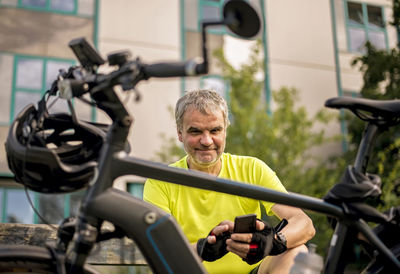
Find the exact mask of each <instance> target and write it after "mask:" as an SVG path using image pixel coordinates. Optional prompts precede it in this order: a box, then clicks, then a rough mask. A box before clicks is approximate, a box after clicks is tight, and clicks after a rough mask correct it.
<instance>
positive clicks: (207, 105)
mask: <svg viewBox="0 0 400 274" xmlns="http://www.w3.org/2000/svg"><path fill="white" fill-rule="evenodd" d="M189 106H193V107H194V108H195V109H196V110H198V111H200V112H201V113H203V114H210V112H211V113H215V112H216V111H218V110H220V111H222V115H223V117H224V124H225V128H227V127H228V126H229V118H228V105H227V103H226V101H225V99H224V98H222V96H221V95H219V94H218V93H217V92H216V91H214V90H209V89H200V90H194V91H190V92H187V93H186V94H185V95H184V96H182V97H181V98H180V99H179V100H178V102H176V106H175V121H176V126H177V128H178V130H182V127H183V115H184V114H185V112H186V110H187V109H188V108H189Z"/></svg>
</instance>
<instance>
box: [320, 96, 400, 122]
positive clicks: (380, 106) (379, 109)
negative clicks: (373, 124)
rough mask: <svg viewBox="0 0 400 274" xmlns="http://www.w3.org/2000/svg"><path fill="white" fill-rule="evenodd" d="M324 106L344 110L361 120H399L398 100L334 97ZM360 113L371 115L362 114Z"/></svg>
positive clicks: (399, 102) (399, 103)
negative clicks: (349, 111) (364, 112)
mask: <svg viewBox="0 0 400 274" xmlns="http://www.w3.org/2000/svg"><path fill="white" fill-rule="evenodd" d="M325 106H326V107H329V108H346V109H349V110H351V111H352V112H353V113H355V114H356V115H357V116H359V117H360V116H361V117H360V118H361V119H363V120H371V119H373V120H375V119H376V118H379V117H380V118H384V119H385V120H386V119H389V120H393V119H399V118H400V100H372V99H365V98H353V97H335V98H331V99H328V100H327V101H326V102H325ZM361 111H366V112H369V113H370V114H371V115H366V114H362V115H361V113H360V112H361Z"/></svg>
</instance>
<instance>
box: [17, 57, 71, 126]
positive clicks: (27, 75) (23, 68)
mask: <svg viewBox="0 0 400 274" xmlns="http://www.w3.org/2000/svg"><path fill="white" fill-rule="evenodd" d="M54 64H59V65H61V64H64V66H53V65H54ZM75 64H76V61H75V60H71V59H61V58H48V57H38V56H30V55H14V65H13V79H12V95H11V108H10V111H11V113H10V124H11V123H12V121H13V120H14V118H15V116H16V114H18V112H19V111H20V110H21V109H22V107H24V106H25V105H27V104H26V103H30V102H32V103H36V102H37V101H38V99H40V98H41V97H42V95H43V94H44V93H45V92H46V90H47V89H48V88H49V85H51V83H52V81H54V80H55V76H56V75H57V73H58V69H60V68H62V67H63V68H67V67H69V66H72V65H75ZM20 100H24V101H25V103H23V104H21V106H17V104H19V102H20Z"/></svg>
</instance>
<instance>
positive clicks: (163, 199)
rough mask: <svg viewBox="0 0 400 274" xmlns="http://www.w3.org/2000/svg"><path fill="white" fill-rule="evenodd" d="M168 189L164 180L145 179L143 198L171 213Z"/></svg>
mask: <svg viewBox="0 0 400 274" xmlns="http://www.w3.org/2000/svg"><path fill="white" fill-rule="evenodd" d="M169 196H170V195H168V189H167V187H166V184H165V183H164V182H161V181H158V180H153V179H147V180H146V182H145V184H144V189H143V200H144V201H146V202H149V203H151V204H154V205H155V206H157V207H159V208H161V209H162V210H164V211H165V212H167V213H169V214H171V208H170V202H169Z"/></svg>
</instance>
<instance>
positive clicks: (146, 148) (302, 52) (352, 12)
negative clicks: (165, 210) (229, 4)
mask: <svg viewBox="0 0 400 274" xmlns="http://www.w3.org/2000/svg"><path fill="white" fill-rule="evenodd" d="M223 2H224V1H222V0H221V1H219V0H168V1H165V0H152V1H140V0H114V1H109V0H0V90H1V92H0V104H1V106H0V141H1V143H4V142H5V140H6V137H7V133H8V128H9V126H10V124H11V123H12V121H13V119H14V118H15V116H16V115H17V113H18V112H19V111H20V110H21V109H22V108H23V107H24V106H25V105H27V104H28V103H35V102H37V101H38V100H39V98H40V97H41V95H42V94H43V93H44V92H45V91H46V90H47V89H48V88H49V86H50V85H51V83H52V81H53V80H54V77H55V76H56V75H57V73H58V70H59V69H62V68H64V69H65V68H68V67H69V66H71V65H74V64H77V61H76V60H75V58H74V56H73V54H72V51H71V50H70V49H69V48H68V42H69V41H70V40H72V39H74V38H77V37H86V38H87V39H88V40H89V41H90V42H91V43H92V44H93V45H94V46H95V47H96V48H97V49H98V51H99V52H100V54H101V55H102V56H103V57H104V58H106V56H107V54H108V53H111V52H115V51H118V50H129V51H130V52H131V53H132V57H135V58H136V57H140V58H141V60H142V61H143V62H147V63H151V62H156V61H165V60H171V61H177V60H186V59H188V58H193V57H197V56H200V55H201V54H200V53H201V48H200V39H201V33H200V30H201V23H200V22H201V21H202V20H215V19H219V18H221V15H220V14H221V9H222V7H223ZM250 2H252V4H254V6H255V7H256V8H257V9H258V11H259V13H260V15H261V18H262V21H263V25H264V28H263V30H262V31H261V32H260V34H259V35H258V38H259V39H261V40H262V42H263V43H262V44H263V53H264V54H263V55H264V57H263V58H264V62H265V65H266V70H265V74H264V78H265V79H264V83H265V85H264V93H265V96H264V98H265V100H266V101H267V103H268V104H271V105H273V102H272V101H271V92H272V90H278V89H279V88H281V87H282V86H287V87H293V88H296V89H298V90H299V92H300V100H299V102H298V103H299V105H304V106H306V107H307V109H308V111H309V112H310V113H315V112H316V111H317V110H319V109H321V108H322V107H323V105H324V102H325V100H326V99H328V98H330V97H335V96H346V95H357V94H358V92H359V90H360V88H361V86H362V75H361V74H360V73H359V71H358V69H357V68H356V67H352V66H351V65H350V63H351V61H352V60H353V59H354V58H355V57H357V56H359V55H360V54H362V53H363V50H364V49H363V45H364V43H365V42H366V41H367V40H369V41H371V42H372V43H373V44H374V45H375V46H376V47H378V48H380V49H387V50H389V49H390V48H393V47H395V46H396V44H397V42H398V40H397V33H396V30H395V28H394V27H393V26H391V25H390V24H389V22H390V20H391V18H392V1H391V0H352V1H349V0H301V1H299V0H280V1H274V0H251V1H250ZM254 43H255V41H253V40H239V39H237V38H235V37H234V36H232V35H230V34H229V32H228V31H227V30H226V29H225V28H223V27H217V28H213V29H211V30H210V31H209V33H208V48H209V51H210V53H211V52H212V51H213V50H214V49H218V48H223V49H224V51H225V54H226V57H227V59H228V60H229V61H230V62H231V63H232V64H233V65H235V66H239V65H240V64H241V63H243V62H245V61H246V58H247V56H248V55H249V52H250V50H249V49H250V48H251V47H252V45H253V44H254ZM210 60H211V67H210V73H209V75H207V76H203V77H197V78H186V79H179V78H176V79H150V80H148V81H145V82H143V83H140V84H139V85H138V86H137V89H138V91H139V92H140V94H141V100H140V102H137V103H136V102H134V100H133V99H132V98H133V96H131V98H129V97H127V99H126V100H127V106H128V111H129V112H130V113H131V114H132V116H133V117H134V125H133V127H132V129H131V133H130V137H129V140H130V143H131V146H132V155H134V156H136V157H140V158H144V159H150V160H152V159H155V154H156V152H157V151H159V150H160V148H161V147H162V146H163V145H164V143H163V142H164V141H163V139H162V138H160V135H161V134H164V135H165V136H171V137H172V136H175V135H176V129H175V125H174V120H173V117H172V114H171V113H170V110H169V109H170V108H171V106H174V105H175V102H176V100H177V99H178V98H179V96H180V95H181V94H183V93H184V92H185V91H187V90H191V89H196V88H207V87H211V88H214V89H216V90H217V91H218V92H220V93H221V94H222V95H224V96H226V95H227V92H228V91H229V83H225V82H224V80H223V79H222V77H221V71H220V69H219V68H218V66H217V65H216V64H215V61H214V60H213V57H212V56H211V55H210ZM122 96H124V97H126V96H127V95H126V94H122ZM73 103H74V105H75V107H76V110H77V111H78V115H79V117H80V118H82V119H86V120H92V121H102V122H104V121H105V122H107V121H108V118H107V117H106V116H105V115H104V114H103V113H102V112H101V111H98V110H95V109H93V108H92V107H90V106H88V105H86V104H83V103H81V102H79V101H78V100H75V101H74V102H73ZM53 108H54V109H55V110H57V111H58V110H61V111H67V110H68V109H67V107H66V104H65V102H60V101H57V102H56V103H55V104H54V107H53ZM272 109H273V108H272ZM327 129H328V131H329V132H330V133H332V134H335V133H338V132H340V131H343V130H345V129H344V128H341V126H340V125H339V124H336V123H332V124H330V125H328V126H327ZM338 146H339V149H340V146H341V145H340V144H335V145H332V147H329V149H330V150H331V151H332V152H333V151H337V150H338ZM0 175H1V181H0V183H1V186H0V214H1V215H0V218H1V221H2V222H23V223H41V222H42V221H41V220H40V219H39V218H38V216H37V215H36V214H34V212H33V210H32V209H31V207H30V206H29V202H28V200H27V199H26V195H25V192H24V190H23V188H21V187H20V186H19V185H17V184H15V182H13V177H12V174H11V173H10V171H9V170H8V167H7V163H6V155H5V151H4V146H0ZM126 181H127V182H128V184H127V189H128V190H129V191H131V192H132V193H133V194H134V195H138V196H140V195H141V191H142V190H141V184H133V182H139V183H142V182H143V179H141V178H135V177H133V178H127V179H125V180H123V182H122V183H121V184H122V185H123V186H125V182H126ZM130 182H132V184H131V183H130ZM81 195H82V193H81V192H79V193H74V194H68V195H43V194H37V193H31V200H32V203H34V204H35V207H36V208H37V209H38V210H39V212H40V213H41V214H42V215H43V216H44V217H45V218H46V219H47V220H48V221H49V222H51V223H57V222H58V221H60V220H61V219H62V218H63V216H68V215H70V214H73V213H74V212H76V210H77V207H78V202H77V201H79V198H80V197H81ZM49 208H51V209H52V210H48V209H49ZM54 209H57V210H54Z"/></svg>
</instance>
